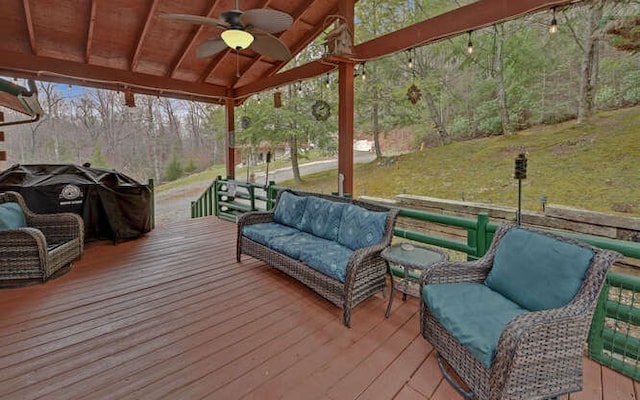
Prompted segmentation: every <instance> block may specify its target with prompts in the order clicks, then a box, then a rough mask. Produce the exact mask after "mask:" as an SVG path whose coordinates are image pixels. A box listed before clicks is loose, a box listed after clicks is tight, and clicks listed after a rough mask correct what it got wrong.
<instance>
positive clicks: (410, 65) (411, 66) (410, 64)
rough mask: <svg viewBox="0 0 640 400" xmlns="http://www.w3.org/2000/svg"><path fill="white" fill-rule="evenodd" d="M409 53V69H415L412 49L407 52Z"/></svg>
mask: <svg viewBox="0 0 640 400" xmlns="http://www.w3.org/2000/svg"><path fill="white" fill-rule="evenodd" d="M407 52H409V61H407V67H408V68H409V69H413V58H412V57H411V49H409V50H407Z"/></svg>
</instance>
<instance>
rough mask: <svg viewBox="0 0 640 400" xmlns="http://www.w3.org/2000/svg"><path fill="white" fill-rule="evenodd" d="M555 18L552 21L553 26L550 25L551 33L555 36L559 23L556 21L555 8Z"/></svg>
mask: <svg viewBox="0 0 640 400" xmlns="http://www.w3.org/2000/svg"><path fill="white" fill-rule="evenodd" d="M552 10H553V18H552V19H551V24H550V25H549V33H551V34H553V33H556V32H558V21H557V20H556V8H555V7H553V8H552Z"/></svg>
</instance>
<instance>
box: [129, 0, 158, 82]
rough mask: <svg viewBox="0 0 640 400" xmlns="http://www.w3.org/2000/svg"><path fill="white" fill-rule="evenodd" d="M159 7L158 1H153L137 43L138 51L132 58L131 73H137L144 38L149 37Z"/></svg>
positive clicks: (136, 50)
mask: <svg viewBox="0 0 640 400" xmlns="http://www.w3.org/2000/svg"><path fill="white" fill-rule="evenodd" d="M157 6H158V0H151V5H150V6H149V12H148V13H147V19H146V20H145V22H144V26H143V28H142V30H141V31H140V35H138V42H137V43H136V49H135V51H134V52H133V55H132V56H131V67H130V69H131V71H135V70H136V67H137V66H138V61H140V52H141V51H142V44H143V43H144V38H145V37H146V36H147V32H148V31H149V27H150V26H151V21H152V20H153V19H154V18H155V15H156V7H157Z"/></svg>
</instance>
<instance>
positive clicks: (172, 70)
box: [168, 0, 220, 78]
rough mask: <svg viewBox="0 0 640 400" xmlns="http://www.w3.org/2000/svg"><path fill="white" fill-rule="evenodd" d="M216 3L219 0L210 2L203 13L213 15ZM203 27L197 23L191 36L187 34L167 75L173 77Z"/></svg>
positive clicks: (207, 15)
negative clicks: (207, 8) (187, 36)
mask: <svg viewBox="0 0 640 400" xmlns="http://www.w3.org/2000/svg"><path fill="white" fill-rule="evenodd" d="M218 3H220V0H215V1H214V2H213V3H211V6H210V7H209V10H207V13H206V14H205V16H206V17H211V16H213V11H214V10H215V9H216V7H217V6H218ZM204 28H205V27H204V25H199V26H198V27H197V28H196V29H195V30H193V31H192V33H191V36H189V39H187V41H186V42H185V45H184V46H183V47H182V50H181V52H180V57H178V59H177V60H176V61H174V62H173V64H172V65H171V68H170V69H169V75H168V76H169V77H171V78H173V76H174V75H175V73H176V71H177V70H178V68H180V65H181V64H182V62H183V61H184V59H185V58H186V57H187V55H188V54H189V53H191V51H192V47H193V45H194V44H195V42H196V38H197V37H198V36H200V34H201V33H202V31H203V30H204Z"/></svg>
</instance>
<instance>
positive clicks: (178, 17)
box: [160, 14, 229, 29]
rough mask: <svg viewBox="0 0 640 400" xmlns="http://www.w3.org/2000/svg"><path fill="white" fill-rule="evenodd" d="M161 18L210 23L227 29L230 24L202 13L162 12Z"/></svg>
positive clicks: (193, 22)
mask: <svg viewBox="0 0 640 400" xmlns="http://www.w3.org/2000/svg"><path fill="white" fill-rule="evenodd" d="M160 17H161V18H165V19H172V20H175V21H184V22H190V23H192V24H201V25H210V26H215V27H218V28H222V29H226V28H228V27H229V25H228V24H227V23H226V22H225V21H223V20H221V19H218V18H209V17H202V16H200V15H191V14H160Z"/></svg>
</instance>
